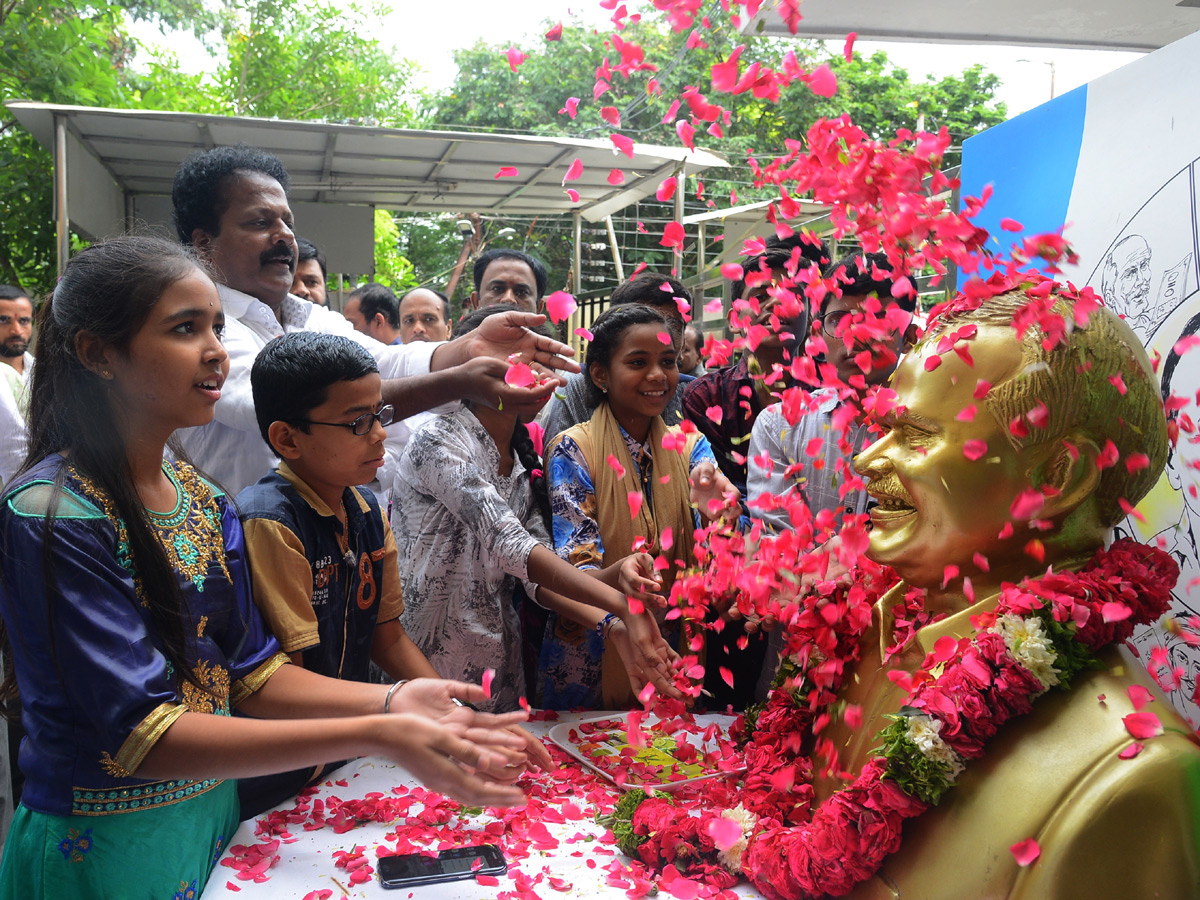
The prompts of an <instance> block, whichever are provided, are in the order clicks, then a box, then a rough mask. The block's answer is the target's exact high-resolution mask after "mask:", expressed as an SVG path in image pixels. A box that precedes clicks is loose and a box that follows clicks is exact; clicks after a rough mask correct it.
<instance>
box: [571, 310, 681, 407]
mask: <svg viewBox="0 0 1200 900" xmlns="http://www.w3.org/2000/svg"><path fill="white" fill-rule="evenodd" d="M634 325H662V326H663V330H664V331H666V332H667V333H668V334H670V335H671V337H672V339H673V340H674V342H675V345H676V346H679V331H680V329H679V321H678V320H677V319H673V318H670V317H669V316H664V315H663V314H662V313H661V312H659V311H658V310H657V309H655V308H654V307H653V306H642V305H640V304H632V305H629V304H626V305H625V306H610V307H609V308H608V309H606V310H605V311H604V312H603V313H601V314H600V317H599V318H598V319H596V321H595V322H593V323H592V329H591V330H592V339H591V341H589V342H588V348H587V356H586V357H584V361H583V377H584V380H585V381H586V383H587V404H588V406H590V407H592V408H595V407H597V406H599V405H600V404H601V403H603V402H604V393H603V392H602V391H601V390H600V389H599V388H598V387H596V383H595V382H594V381H592V364H593V363H594V364H596V365H601V366H607V365H609V363H611V362H612V355H613V351H614V350H616V349H617V345H619V344H620V343H621V336H622V335H623V334H625V332H626V330H627V329H629V328H632V327H633V326H634Z"/></svg>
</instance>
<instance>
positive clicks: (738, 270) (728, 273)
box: [718, 262, 746, 311]
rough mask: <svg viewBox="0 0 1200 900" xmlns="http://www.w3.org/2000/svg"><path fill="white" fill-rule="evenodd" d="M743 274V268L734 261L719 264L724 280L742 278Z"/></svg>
mask: <svg viewBox="0 0 1200 900" xmlns="http://www.w3.org/2000/svg"><path fill="white" fill-rule="evenodd" d="M745 274H746V272H745V270H744V269H742V267H741V266H740V265H738V264H737V263H735V262H731V263H725V265H723V266H721V277H722V278H724V279H725V280H726V281H738V280H740V279H741V278H743V277H744V276H745ZM718 311H719V309H718Z"/></svg>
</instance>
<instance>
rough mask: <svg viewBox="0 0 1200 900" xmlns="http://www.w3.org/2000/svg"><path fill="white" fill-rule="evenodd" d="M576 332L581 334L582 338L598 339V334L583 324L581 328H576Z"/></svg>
mask: <svg viewBox="0 0 1200 900" xmlns="http://www.w3.org/2000/svg"><path fill="white" fill-rule="evenodd" d="M575 333H576V334H577V335H579V336H580V337H581V338H583V339H584V340H585V341H594V340H595V339H596V336H595V335H594V334H592V333H591V332H590V331H588V330H587V329H586V328H584V327H582V326H580V327H579V328H576V329H575Z"/></svg>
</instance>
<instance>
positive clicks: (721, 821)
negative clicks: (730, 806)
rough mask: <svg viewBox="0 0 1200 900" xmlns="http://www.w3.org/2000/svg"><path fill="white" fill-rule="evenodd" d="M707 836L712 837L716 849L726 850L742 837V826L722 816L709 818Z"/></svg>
mask: <svg viewBox="0 0 1200 900" xmlns="http://www.w3.org/2000/svg"><path fill="white" fill-rule="evenodd" d="M708 836H709V837H710V838H712V841H713V843H714V844H716V845H717V849H718V850H728V849H729V848H730V847H732V846H733V845H734V844H736V843H737V842H738V841H740V840H741V839H742V826H741V825H740V824H739V823H738V822H735V821H734V820H733V819H727V818H725V817H724V816H720V817H718V818H715V819H709V821H708Z"/></svg>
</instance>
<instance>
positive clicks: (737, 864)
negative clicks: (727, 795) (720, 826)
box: [717, 803, 758, 875]
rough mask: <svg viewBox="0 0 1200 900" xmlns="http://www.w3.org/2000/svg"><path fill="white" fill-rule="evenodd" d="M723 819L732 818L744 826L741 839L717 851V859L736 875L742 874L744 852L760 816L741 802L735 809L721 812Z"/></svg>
mask: <svg viewBox="0 0 1200 900" xmlns="http://www.w3.org/2000/svg"><path fill="white" fill-rule="evenodd" d="M721 818H722V819H732V820H733V821H735V822H737V823H738V824H739V825H741V826H742V837H741V840H739V841H737V843H735V844H734V845H733V846H731V847H729V849H727V850H721V851H719V852H718V853H717V859H718V860H719V861H720V863H721V865H723V866H724V867H725V868H726V869H728V870H729V871H730V872H732V873H733V874H734V875H741V874H742V854H743V853H744V852H745V851H746V845H747V844H748V843H749V842H750V836H751V835H752V834H754V827H755V826H756V825H757V824H758V816H756V815H755V814H754V813H752V812H750V810H748V809H746V808H745V807H744V806H742V805H741V804H740V803H739V804H738V805H737V806H735V807H734V808H733V809H726V810H723V811H722V812H721Z"/></svg>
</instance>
